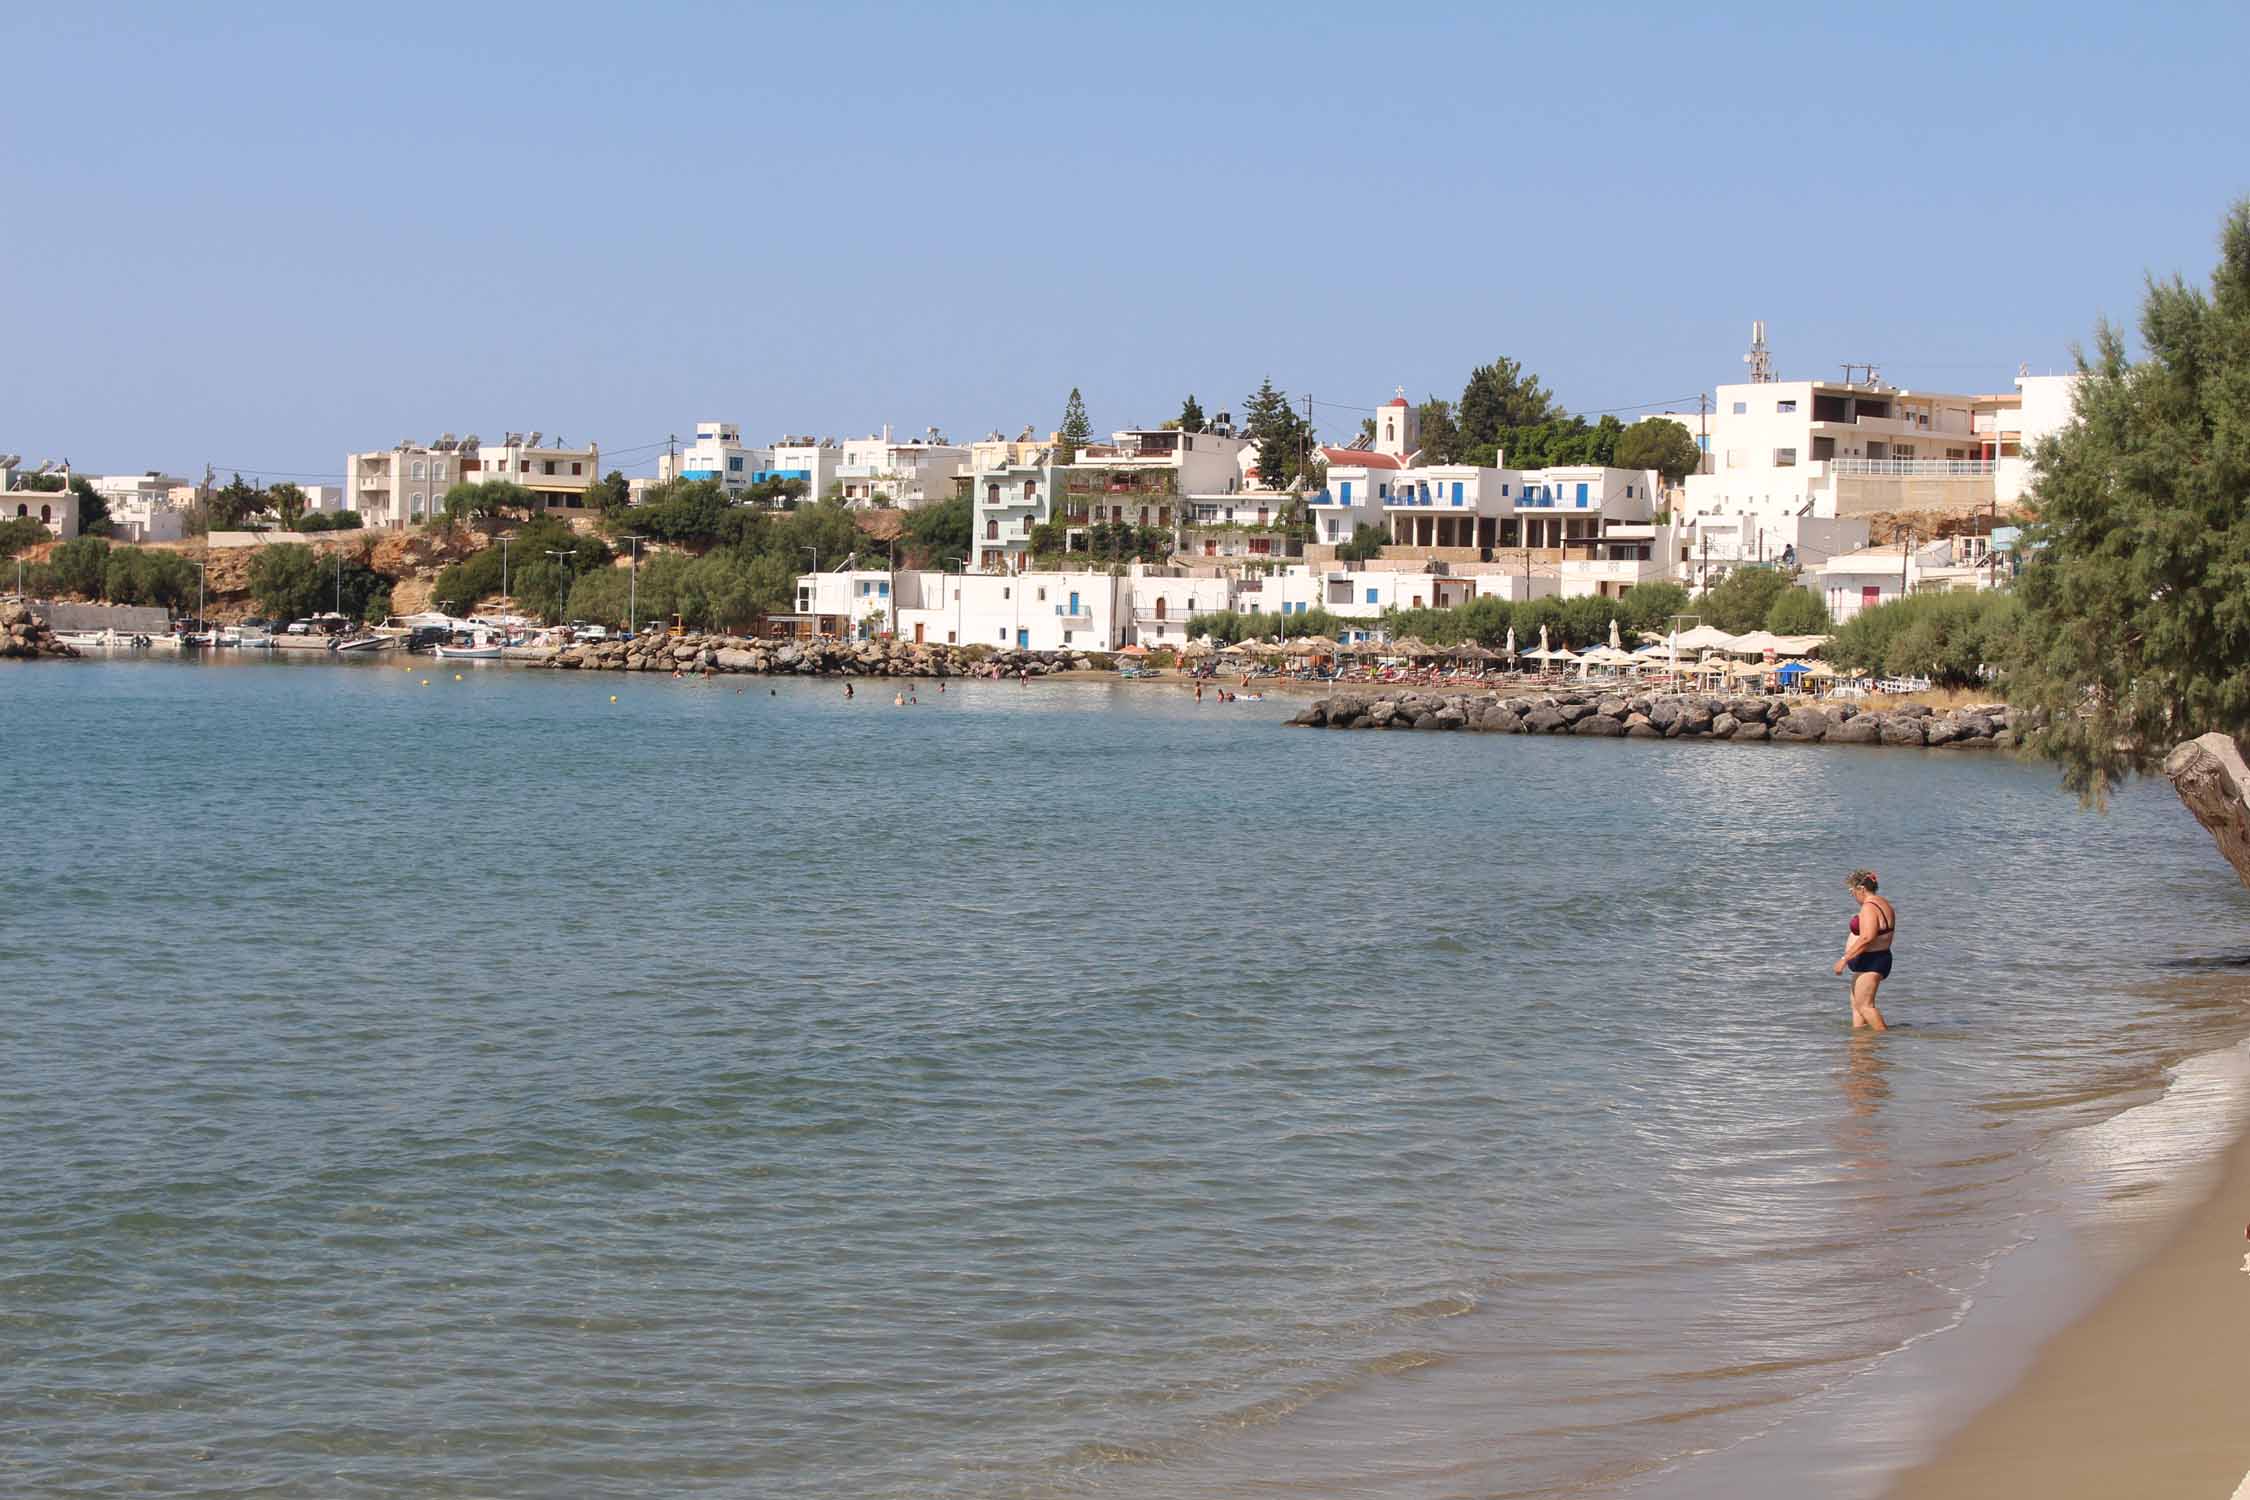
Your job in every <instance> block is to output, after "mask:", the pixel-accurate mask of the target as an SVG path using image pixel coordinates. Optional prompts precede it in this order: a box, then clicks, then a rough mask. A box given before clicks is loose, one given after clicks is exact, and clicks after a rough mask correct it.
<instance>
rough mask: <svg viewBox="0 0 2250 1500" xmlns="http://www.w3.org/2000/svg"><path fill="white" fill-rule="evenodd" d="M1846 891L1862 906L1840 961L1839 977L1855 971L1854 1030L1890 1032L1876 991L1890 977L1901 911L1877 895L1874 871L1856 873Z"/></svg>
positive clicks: (1855, 871)
mask: <svg viewBox="0 0 2250 1500" xmlns="http://www.w3.org/2000/svg"><path fill="white" fill-rule="evenodd" d="M1844 889H1845V890H1847V891H1849V892H1850V893H1851V897H1852V899H1853V900H1854V901H1856V902H1858V903H1859V915H1857V916H1855V917H1853V918H1852V927H1851V940H1850V941H1849V942H1847V943H1845V944H1844V956H1843V957H1842V958H1839V959H1837V960H1836V972H1837V973H1838V974H1841V973H1843V972H1844V971H1845V970H1847V969H1848V970H1850V971H1851V976H1852V1030H1854V1031H1857V1030H1859V1028H1860V1027H1862V1026H1868V1027H1872V1028H1873V1029H1875V1030H1877V1031H1888V1030H1890V1027H1888V1026H1886V1025H1885V1024H1884V1023H1883V1013H1882V1011H1881V1010H1879V1009H1877V1008H1876V1005H1875V991H1876V990H1878V989H1880V988H1881V987H1882V984H1883V981H1884V980H1885V979H1888V978H1889V977H1890V973H1891V939H1892V938H1894V937H1896V936H1897V935H1898V909H1897V908H1896V907H1894V906H1892V905H1891V903H1890V902H1888V901H1886V900H1885V899H1883V898H1882V897H1881V896H1878V895H1877V894H1875V872H1874V871H1873V870H1854V871H1852V872H1851V874H1849V875H1847V876H1845V877H1844Z"/></svg>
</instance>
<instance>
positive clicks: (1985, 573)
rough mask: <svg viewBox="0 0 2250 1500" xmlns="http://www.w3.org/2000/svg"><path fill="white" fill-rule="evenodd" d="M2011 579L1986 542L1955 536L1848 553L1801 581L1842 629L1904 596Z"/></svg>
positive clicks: (1998, 585) (1985, 585) (1997, 583)
mask: <svg viewBox="0 0 2250 1500" xmlns="http://www.w3.org/2000/svg"><path fill="white" fill-rule="evenodd" d="M2009 578H2010V573H2009V570H2008V567H2007V559H2006V558H2005V557H2004V556H2003V555H2001V554H2000V553H1997V552H1995V551H1993V550H1992V547H1991V543H1990V541H1989V539H1987V538H1985V537H1981V536H1958V537H1940V538H1938V539H1937V540H1935V541H1930V542H1921V543H1911V544H1910V543H1897V542H1893V543H1891V544H1889V545H1886V546H1882V547H1867V548H1863V549H1861V550H1860V551H1857V552H1848V553H1846V554H1844V555H1843V556H1841V557H1836V558H1831V559H1830V560H1829V561H1828V562H1826V563H1824V564H1822V565H1821V567H1820V568H1819V570H1818V571H1817V572H1808V573H1807V574H1806V575H1805V582H1806V584H1807V586H1809V587H1813V588H1816V589H1817V590H1818V591H1819V593H1820V597H1821V602H1822V603H1824V604H1826V605H1827V606H1828V616H1829V618H1830V619H1832V620H1834V621H1835V622H1836V623H1837V624H1838V625H1841V624H1843V623H1844V622H1845V621H1846V620H1849V619H1850V618H1852V617H1853V616H1854V615H1856V614H1858V613H1859V612H1860V611H1862V610H1867V609H1873V608H1875V607H1876V606H1877V605H1879V604H1889V603H1891V602H1892V601H1894V600H1897V599H1900V598H1903V597H1905V596H1906V595H1907V594H1925V593H1968V592H1975V591H1980V590H1984V589H1993V588H2001V587H2004V586H2005V585H2006V584H2007V583H2008V581H2009Z"/></svg>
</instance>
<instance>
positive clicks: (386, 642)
mask: <svg viewBox="0 0 2250 1500" xmlns="http://www.w3.org/2000/svg"><path fill="white" fill-rule="evenodd" d="M397 644H398V638H397V637H396V636H388V635H355V636H352V637H350V638H349V639H346V638H344V637H342V636H339V637H337V638H336V639H335V640H333V641H331V642H330V643H329V646H328V649H329V650H331V651H339V652H341V651H356V652H365V651H387V650H389V649H390V648H391V647H393V646H395V645H397Z"/></svg>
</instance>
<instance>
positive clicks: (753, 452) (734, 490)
mask: <svg viewBox="0 0 2250 1500" xmlns="http://www.w3.org/2000/svg"><path fill="white" fill-rule="evenodd" d="M772 467H773V450H772V449H771V448H752V447H748V446H746V445H744V443H743V441H742V429H741V427H739V426H738V425H736V424H735V423H733V422H698V423H696V424H695V440H694V441H693V442H691V443H689V444H688V445H687V446H686V447H685V448H683V449H681V450H680V452H679V453H678V454H676V455H675V454H674V453H672V452H670V451H669V450H667V451H665V452H663V453H660V454H658V455H657V457H656V477H657V480H658V482H660V483H662V482H666V481H669V480H673V479H708V480H716V481H717V482H718V483H719V484H720V485H721V486H723V487H724V488H725V490H726V492H727V493H728V494H730V495H739V494H741V493H742V492H743V491H744V490H747V489H748V488H750V486H751V485H752V484H754V483H756V480H755V479H754V478H752V476H753V475H756V474H761V473H764V472H766V471H767V470H770V469H771V468H772Z"/></svg>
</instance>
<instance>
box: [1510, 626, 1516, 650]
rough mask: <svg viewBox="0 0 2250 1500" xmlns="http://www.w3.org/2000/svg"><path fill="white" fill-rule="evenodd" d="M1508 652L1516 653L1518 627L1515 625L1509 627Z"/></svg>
mask: <svg viewBox="0 0 2250 1500" xmlns="http://www.w3.org/2000/svg"><path fill="white" fill-rule="evenodd" d="M1508 654H1509V655H1510V656H1513V655H1515V654H1516V627H1515V626H1513V625H1510V626H1509V627H1508Z"/></svg>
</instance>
